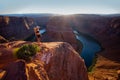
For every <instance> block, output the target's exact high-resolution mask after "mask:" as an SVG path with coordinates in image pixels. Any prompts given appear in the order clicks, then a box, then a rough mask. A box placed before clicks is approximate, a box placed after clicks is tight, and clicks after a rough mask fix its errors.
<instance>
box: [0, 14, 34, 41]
mask: <svg viewBox="0 0 120 80" xmlns="http://www.w3.org/2000/svg"><path fill="white" fill-rule="evenodd" d="M32 24H33V20H32V19H26V18H24V17H5V16H0V35H2V36H4V37H5V38H6V39H15V40H19V39H25V38H27V37H28V36H30V35H31V34H32V33H33V25H32Z"/></svg>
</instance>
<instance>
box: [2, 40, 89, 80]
mask: <svg viewBox="0 0 120 80" xmlns="http://www.w3.org/2000/svg"><path fill="white" fill-rule="evenodd" d="M6 44H9V43H6ZM14 44H16V47H17V48H19V47H20V46H21V45H23V44H32V43H31V42H25V41H21V42H20V41H14ZM14 44H10V46H11V48H10V49H9V50H10V51H9V50H7V49H2V51H0V53H1V55H0V71H5V73H4V74H3V76H2V77H1V76H0V79H1V80H88V74H87V69H86V66H85V63H84V60H83V59H82V58H81V57H80V55H79V54H78V53H77V52H76V51H75V50H74V49H73V47H72V46H71V45H70V44H68V43H65V42H49V43H41V45H40V46H39V47H40V48H41V50H40V52H38V53H37V54H36V55H35V56H34V57H33V58H32V60H31V61H30V62H27V63H26V62H25V61H23V60H18V59H16V58H15V57H13V53H12V50H13V48H14ZM34 44H36V45H39V44H38V43H35V42H34ZM0 48H1V47H0ZM6 53H7V54H6ZM16 60H17V61H16ZM0 75H1V72H0Z"/></svg>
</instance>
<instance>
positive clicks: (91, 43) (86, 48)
mask: <svg viewBox="0 0 120 80" xmlns="http://www.w3.org/2000/svg"><path fill="white" fill-rule="evenodd" d="M74 33H75V35H76V38H77V39H78V40H79V41H80V42H81V43H82V44H83V48H82V52H81V53H80V55H81V57H82V58H83V59H84V61H85V64H86V66H87V67H90V66H91V65H92V62H93V59H94V58H95V54H96V53H97V52H99V51H100V50H101V46H100V45H99V43H98V42H97V41H95V40H94V39H93V38H92V37H89V38H88V37H87V36H85V35H82V34H80V33H78V32H77V31H74Z"/></svg>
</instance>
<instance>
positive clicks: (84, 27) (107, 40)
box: [0, 14, 120, 80]
mask: <svg viewBox="0 0 120 80" xmlns="http://www.w3.org/2000/svg"><path fill="white" fill-rule="evenodd" d="M36 25H38V26H41V28H45V29H46V33H44V34H43V35H42V42H61V41H62V42H68V43H69V44H70V45H72V47H73V48H74V49H75V50H76V51H78V53H79V54H80V53H81V51H82V47H83V44H82V43H81V42H78V41H77V39H76V37H75V34H74V32H73V31H74V30H77V31H78V32H79V33H80V34H83V35H85V36H90V37H93V38H94V39H95V40H96V41H97V42H98V43H99V44H100V46H101V47H102V51H100V52H97V54H96V55H97V58H96V61H95V64H94V66H93V69H94V70H93V71H92V72H90V73H89V74H88V75H89V79H90V80H93V79H95V80H106V79H108V80H109V79H111V80H116V79H117V78H118V74H117V71H118V70H120V57H119V56H120V54H119V53H120V50H119V47H120V45H119V43H120V37H119V36H120V15H117V14H115V15H94V14H75V15H66V16H64V15H62V16H60V15H55V16H53V15H52V16H51V15H49V16H44V17H39V16H37V17H34V16H27V17H25V16H19V17H17V16H15V17H14V16H0V35H1V36H3V37H4V38H6V39H7V40H9V41H15V40H25V39H26V38H28V37H29V36H31V35H33V34H34V32H33V27H35V26H36ZM26 34H27V35H26ZM2 47H4V45H2ZM79 49H80V50H79ZM45 73H46V72H45ZM60 74H61V73H60ZM56 75H57V74H56ZM74 80H78V79H74Z"/></svg>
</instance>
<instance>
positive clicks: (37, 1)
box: [0, 0, 120, 14]
mask: <svg viewBox="0 0 120 80" xmlns="http://www.w3.org/2000/svg"><path fill="white" fill-rule="evenodd" d="M23 13H54V14H116V13H120V0H0V14H23Z"/></svg>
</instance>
